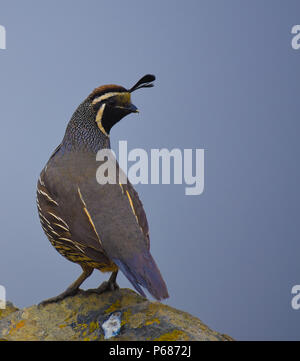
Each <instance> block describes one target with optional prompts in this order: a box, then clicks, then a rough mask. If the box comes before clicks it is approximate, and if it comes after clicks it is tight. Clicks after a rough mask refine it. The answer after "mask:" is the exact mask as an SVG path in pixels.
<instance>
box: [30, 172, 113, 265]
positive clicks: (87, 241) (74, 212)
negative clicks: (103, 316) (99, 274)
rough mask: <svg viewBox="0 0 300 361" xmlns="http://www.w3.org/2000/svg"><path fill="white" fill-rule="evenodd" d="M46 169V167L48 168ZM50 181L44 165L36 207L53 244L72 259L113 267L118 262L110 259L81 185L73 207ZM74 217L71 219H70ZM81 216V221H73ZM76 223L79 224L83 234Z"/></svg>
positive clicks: (87, 263) (82, 262) (83, 262)
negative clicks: (63, 199) (61, 200)
mask: <svg viewBox="0 0 300 361" xmlns="http://www.w3.org/2000/svg"><path fill="white" fill-rule="evenodd" d="M46 169H47V168H46ZM50 189H51V190H52V187H51V185H50V184H48V182H47V176H46V175H45V169H44V170H43V171H42V173H41V176H40V178H39V181H38V185H37V207H38V212H39V217H40V221H41V225H42V228H43V230H44V232H45V234H46V235H47V237H48V239H49V240H50V242H51V244H52V245H53V246H54V248H55V249H56V250H57V251H58V252H59V253H60V254H61V255H63V256H64V257H66V258H67V259H68V260H70V261H72V262H76V263H79V264H85V265H88V266H90V267H93V268H98V269H101V270H102V271H111V270H114V269H115V268H116V266H115V265H114V264H113V263H112V262H111V261H110V260H109V259H108V257H107V256H106V254H105V251H104V250H103V247H102V245H101V241H100V238H99V235H98V233H97V231H96V229H95V226H94V224H93V221H92V219H91V216H90V214H89V212H88V210H87V209H86V207H85V204H84V201H83V199H82V197H81V193H80V189H79V188H77V194H74V198H73V199H75V200H76V201H75V202H76V203H77V204H76V205H74V204H73V208H72V209H67V208H69V207H68V206H67V208H66V206H65V204H64V203H63V202H60V201H59V200H58V197H56V195H55V191H54V192H53V191H50ZM70 218H71V219H70ZM74 219H75V220H76V219H78V220H79V221H78V222H76V221H75V222H74ZM76 225H78V226H79V228H80V234H82V235H84V236H83V237H80V234H79V233H78V230H77V229H74V228H75V227H76Z"/></svg>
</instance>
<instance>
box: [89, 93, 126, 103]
mask: <svg viewBox="0 0 300 361" xmlns="http://www.w3.org/2000/svg"><path fill="white" fill-rule="evenodd" d="M120 94H122V92H110V93H106V94H103V95H101V96H100V97H97V98H95V99H94V100H93V101H92V104H96V103H99V102H102V101H103V100H106V99H108V98H111V97H114V96H116V95H120Z"/></svg>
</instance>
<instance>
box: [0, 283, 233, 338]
mask: <svg viewBox="0 0 300 361" xmlns="http://www.w3.org/2000/svg"><path fill="white" fill-rule="evenodd" d="M106 339H107V340H114V341H125V340H126V341H145V340H150V341H187V340H200V341H204V340H211V341H217V340H219V341H226V340H232V338H231V337H229V336H227V335H224V334H220V333H218V332H215V331H212V330H211V329H210V328H208V327H207V326H206V325H204V324H203V323H202V322H201V321H200V320H199V319H198V318H196V317H193V316H191V315H190V314H188V313H186V312H182V311H179V310H176V309H174V308H172V307H169V306H167V305H164V304H162V303H159V302H150V301H148V300H147V299H145V298H143V297H141V296H139V295H138V294H136V293H135V292H134V291H132V290H129V289H120V290H118V291H114V292H107V293H104V294H102V295H96V294H88V295H85V294H79V295H76V296H74V297H68V298H66V299H65V300H63V301H61V302H58V303H55V304H48V305H45V306H36V305H34V306H31V307H28V308H24V309H22V310H18V309H17V308H16V307H14V306H13V305H12V304H11V303H8V304H7V307H6V309H5V310H0V340H11V341H14V340H15V341H17V340H49V341H50V340H78V341H79V340H84V341H85V340H86V341H104V340H106Z"/></svg>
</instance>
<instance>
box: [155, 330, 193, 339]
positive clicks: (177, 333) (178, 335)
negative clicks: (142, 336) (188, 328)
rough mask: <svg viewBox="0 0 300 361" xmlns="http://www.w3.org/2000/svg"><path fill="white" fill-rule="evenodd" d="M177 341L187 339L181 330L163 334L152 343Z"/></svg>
mask: <svg viewBox="0 0 300 361" xmlns="http://www.w3.org/2000/svg"><path fill="white" fill-rule="evenodd" d="M178 340H188V337H187V335H186V333H185V332H183V331H181V330H174V331H172V332H168V333H165V334H163V335H161V336H159V337H157V338H155V339H154V340H153V341H178Z"/></svg>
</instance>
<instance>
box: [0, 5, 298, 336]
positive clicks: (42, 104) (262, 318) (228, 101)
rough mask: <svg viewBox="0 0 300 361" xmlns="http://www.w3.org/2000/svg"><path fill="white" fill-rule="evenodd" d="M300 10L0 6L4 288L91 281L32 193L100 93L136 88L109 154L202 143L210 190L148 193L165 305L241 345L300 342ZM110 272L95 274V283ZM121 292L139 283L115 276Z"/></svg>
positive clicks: (22, 298)
mask: <svg viewBox="0 0 300 361" xmlns="http://www.w3.org/2000/svg"><path fill="white" fill-rule="evenodd" d="M299 14H300V4H299V2H298V1H292V0H290V1H286V2H284V1H277V0H272V1H271V0H268V1H267V0H265V1H260V0H255V1H254V0H251V1H237V0H231V1H229V0H228V1H226V2H225V1H221V0H219V1H216V0H206V1H203V0H202V1H199V0H197V1H196V0H195V1H193V0H188V1H174V0H172V1H171V0H168V1H167V0H166V1H151V2H146V1H137V0H130V1H121V0H119V1H109V2H108V1H101V0H98V1H96V0H87V1H83V0H81V1H78V0H77V1H74V0H72V1H71V0H60V1H58V0H55V1H54V0H51V1H48V0H47V1H46V0H45V1H42V2H41V1H38V0H26V1H21V0H19V1H17V0H9V1H8V0H7V1H4V0H0V24H1V25H4V26H5V27H6V31H7V50H0V79H1V83H0V116H1V132H0V134H1V135H0V137H1V142H0V154H1V155H0V156H1V167H2V168H1V178H0V186H1V210H0V216H1V217H0V218H1V253H0V284H2V285H4V286H5V287H6V289H7V296H8V298H9V299H10V300H12V301H13V302H14V303H15V304H16V305H18V306H20V307H24V306H28V305H31V304H33V303H37V302H39V301H41V300H42V299H45V298H48V297H51V296H54V295H56V294H58V293H60V292H61V291H63V290H64V289H65V288H66V287H67V286H68V285H69V284H70V283H71V281H73V280H74V279H75V278H76V277H77V276H78V275H79V273H80V268H79V266H77V265H75V264H72V263H70V262H68V261H67V260H65V259H64V258H63V257H61V256H60V255H59V254H58V253H57V252H56V251H55V250H54V249H53V248H52V246H51V245H50V243H49V241H48V240H47V239H46V237H45V235H44V234H43V231H42V229H41V227H40V224H39V220H38V217H37V211H36V205H35V187H36V181H37V178H38V175H39V172H40V170H41V169H42V168H43V166H44V164H45V163H46V161H47V160H48V157H49V155H50V153H51V152H52V150H53V149H54V148H55V147H56V146H57V144H58V143H59V142H60V141H61V139H62V136H63V134H64V130H65V127H66V125H67V122H68V120H69V118H70V117H71V115H72V113H73V111H74V110H75V108H76V107H77V105H78V104H79V103H80V102H81V101H82V100H83V99H84V98H85V97H86V96H87V95H88V94H89V92H90V91H91V90H92V89H93V88H95V87H96V86H99V85H102V84H106V83H117V84H120V85H123V86H125V87H129V86H131V85H133V84H134V83H135V82H136V81H137V80H138V79H139V77H140V76H142V75H144V74H146V73H153V74H155V75H156V76H157V81H156V86H155V88H153V89H149V90H148V89H145V90H141V91H139V92H136V93H134V95H133V102H134V104H135V105H137V106H138V107H139V109H140V115H139V116H134V115H132V116H130V117H127V118H125V119H123V120H122V121H121V122H120V123H119V124H118V125H117V126H116V127H115V128H114V129H113V131H112V133H111V138H112V146H113V147H116V146H117V141H118V140H127V141H128V148H129V150H130V149H133V148H144V149H146V150H148V151H149V150H150V149H151V148H169V149H172V148H180V149H184V148H193V149H195V148H204V149H205V190H204V193H203V194H202V195H200V196H186V195H185V193H184V187H185V186H184V185H161V184H160V185H139V186H137V189H138V191H139V193H140V197H141V198H142V200H143V203H144V206H145V209H146V212H147V215H148V220H149V224H150V235H151V248H152V253H153V255H154V257H155V259H156V260H157V263H158V265H159V267H160V269H161V272H162V274H163V275H164V278H165V280H166V282H167V284H168V287H169V293H170V295H171V297H170V299H169V300H168V301H167V303H168V304H170V305H172V306H174V307H177V308H179V309H182V310H185V311H187V312H190V313H191V314H193V315H195V316H198V317H199V318H200V319H202V321H204V322H205V323H207V324H208V325H209V326H210V327H211V328H213V329H215V330H217V331H220V332H224V333H227V334H229V335H231V336H232V337H234V338H236V339H239V340H244V339H250V340H254V339H258V340H263V339H267V340H275V339H284V340H295V339H299V334H300V310H299V311H295V310H293V309H292V308H291V298H292V295H291V288H292V286H293V285H295V284H300V243H299V213H300V209H299V204H300V199H299V198H300V197H299V184H300V172H299V159H298V157H299V131H300V125H299V111H300V106H299V80H300V76H299V74H300V50H299V51H296V50H293V49H292V47H291V39H292V35H291V28H292V26H293V25H295V24H298V23H300V17H299ZM106 277H107V276H105V275H101V274H100V273H99V272H95V273H94V274H93V276H92V277H91V278H90V279H89V280H88V281H87V282H86V283H85V287H96V286H97V284H98V283H100V282H101V281H103V280H104V279H105V278H106ZM119 284H120V285H121V286H122V287H131V286H130V284H129V282H128V281H127V280H126V279H125V277H123V276H120V277H119Z"/></svg>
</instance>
